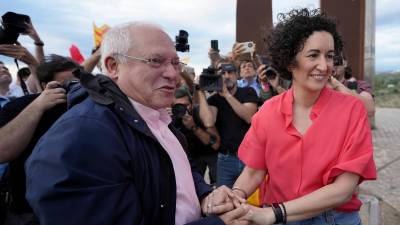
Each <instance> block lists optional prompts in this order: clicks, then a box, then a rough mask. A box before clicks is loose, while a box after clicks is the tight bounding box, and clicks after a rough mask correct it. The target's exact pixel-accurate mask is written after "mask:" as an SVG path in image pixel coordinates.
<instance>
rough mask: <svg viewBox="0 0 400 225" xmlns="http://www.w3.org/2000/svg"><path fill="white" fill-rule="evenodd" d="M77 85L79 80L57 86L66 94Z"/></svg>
mask: <svg viewBox="0 0 400 225" xmlns="http://www.w3.org/2000/svg"><path fill="white" fill-rule="evenodd" d="M77 84H79V80H65V81H63V82H62V83H61V84H60V85H59V87H60V88H63V89H64V90H65V92H66V93H68V92H69V91H71V90H72V88H73V87H75V85H77Z"/></svg>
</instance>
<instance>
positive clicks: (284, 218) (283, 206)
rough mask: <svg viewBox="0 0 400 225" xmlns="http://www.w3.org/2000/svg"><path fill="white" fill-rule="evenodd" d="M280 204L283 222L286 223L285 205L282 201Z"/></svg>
mask: <svg viewBox="0 0 400 225" xmlns="http://www.w3.org/2000/svg"><path fill="white" fill-rule="evenodd" d="M281 206H282V208H283V224H286V222H287V212H286V207H285V205H284V204H283V203H281Z"/></svg>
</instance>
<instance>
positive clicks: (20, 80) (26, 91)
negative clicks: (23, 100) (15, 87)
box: [14, 59, 29, 96]
mask: <svg viewBox="0 0 400 225" xmlns="http://www.w3.org/2000/svg"><path fill="white" fill-rule="evenodd" d="M14 62H15V65H17V69H18V70H19V65H18V60H17V59H14ZM17 76H18V79H19V82H20V85H21V88H22V91H23V92H24V95H25V96H26V95H29V91H28V87H27V86H26V83H25V81H24V80H23V79H22V76H21V75H20V74H18V73H17Z"/></svg>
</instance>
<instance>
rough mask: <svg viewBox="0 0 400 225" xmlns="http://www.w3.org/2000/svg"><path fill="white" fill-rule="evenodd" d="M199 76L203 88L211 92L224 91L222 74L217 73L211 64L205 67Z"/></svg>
mask: <svg viewBox="0 0 400 225" xmlns="http://www.w3.org/2000/svg"><path fill="white" fill-rule="evenodd" d="M199 78H200V79H199V86H200V89H201V90H203V91H210V92H213V91H218V92H219V91H222V84H223V83H222V82H223V80H222V76H221V75H220V74H217V72H216V71H215V69H214V68H212V67H211V66H210V67H208V68H204V69H203V72H202V73H201V74H200V77H199Z"/></svg>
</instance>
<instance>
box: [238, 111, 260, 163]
mask: <svg viewBox="0 0 400 225" xmlns="http://www.w3.org/2000/svg"><path fill="white" fill-rule="evenodd" d="M265 113H266V111H263V110H260V111H259V112H257V113H256V114H255V115H254V116H253V118H252V121H251V126H250V128H249V130H248V131H247V133H246V135H245V137H244V139H243V141H242V143H241V144H240V146H239V150H238V157H239V159H240V160H242V161H243V163H244V164H246V166H249V167H251V168H254V169H259V170H264V169H266V168H267V166H266V162H265V150H266V149H265V146H266V138H265V137H266V134H265V133H266V132H265V127H263V126H262V121H265V120H264V119H263V117H264V114H265Z"/></svg>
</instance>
